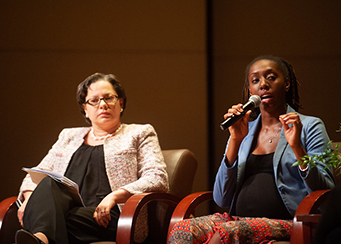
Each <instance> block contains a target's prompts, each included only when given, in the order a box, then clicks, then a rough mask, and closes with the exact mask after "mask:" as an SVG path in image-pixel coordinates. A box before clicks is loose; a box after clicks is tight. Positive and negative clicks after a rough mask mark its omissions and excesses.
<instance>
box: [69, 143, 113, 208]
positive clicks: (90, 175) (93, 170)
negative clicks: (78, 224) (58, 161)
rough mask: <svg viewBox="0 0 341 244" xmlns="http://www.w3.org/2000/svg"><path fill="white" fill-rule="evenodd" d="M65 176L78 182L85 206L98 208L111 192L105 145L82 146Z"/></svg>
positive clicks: (73, 157)
mask: <svg viewBox="0 0 341 244" xmlns="http://www.w3.org/2000/svg"><path fill="white" fill-rule="evenodd" d="M65 176H66V177H68V178H69V179H71V180H73V181H74V182H76V183H77V184H78V186H79V192H80V195H81V197H82V198H83V202H84V205H85V206H87V207H96V206H97V205H98V204H99V203H100V202H101V201H102V199H103V198H104V197H105V196H106V195H108V194H109V193H110V192H111V188H110V184H109V180H108V176H107V173H106V171H105V162H104V151H103V145H99V146H89V145H86V144H84V143H83V144H82V146H81V147H80V148H78V149H77V151H76V152H75V153H74V154H73V156H72V158H71V161H70V163H69V166H68V168H67V170H66V172H65Z"/></svg>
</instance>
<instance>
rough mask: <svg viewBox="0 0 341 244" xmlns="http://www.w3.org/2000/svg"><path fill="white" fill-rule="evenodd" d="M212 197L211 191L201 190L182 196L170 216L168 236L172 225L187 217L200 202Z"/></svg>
mask: <svg viewBox="0 0 341 244" xmlns="http://www.w3.org/2000/svg"><path fill="white" fill-rule="evenodd" d="M212 199H213V192H212V191H203V192H196V193H192V194H190V195H188V196H186V197H184V198H183V199H182V200H181V201H180V202H179V204H178V205H177V206H176V208H175V209H174V212H173V215H172V218H171V220H170V223H169V228H168V236H169V233H170V232H171V230H172V229H173V226H174V225H175V224H176V223H177V222H179V221H180V220H183V219H187V218H189V216H190V215H191V214H192V213H193V212H194V209H195V208H196V207H197V206H198V205H199V204H200V203H202V202H205V201H209V200H212Z"/></svg>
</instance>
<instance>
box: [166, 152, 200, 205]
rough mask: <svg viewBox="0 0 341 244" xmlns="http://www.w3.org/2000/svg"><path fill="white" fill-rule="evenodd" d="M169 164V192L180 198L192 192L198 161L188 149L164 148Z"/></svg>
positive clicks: (167, 163)
mask: <svg viewBox="0 0 341 244" xmlns="http://www.w3.org/2000/svg"><path fill="white" fill-rule="evenodd" d="M162 154H163V157H164V159H165V163H166V165H167V173H168V181H169V193H171V194H173V195H174V196H177V197H179V198H180V199H182V198H184V197H185V196H187V195H188V194H190V193H191V192H192V186H193V180H194V176H195V172H196V170H197V166H198V162H197V160H196V158H195V156H194V154H193V153H192V152H191V151H190V150H188V149H177V150H163V151H162Z"/></svg>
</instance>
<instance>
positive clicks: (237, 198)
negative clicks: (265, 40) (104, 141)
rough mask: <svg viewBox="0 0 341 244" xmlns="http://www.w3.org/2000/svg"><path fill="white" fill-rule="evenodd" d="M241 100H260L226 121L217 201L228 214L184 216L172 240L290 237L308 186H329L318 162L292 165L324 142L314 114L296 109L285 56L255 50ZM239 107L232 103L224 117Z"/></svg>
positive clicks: (293, 78)
mask: <svg viewBox="0 0 341 244" xmlns="http://www.w3.org/2000/svg"><path fill="white" fill-rule="evenodd" d="M243 94H244V99H245V100H246V101H247V100H248V99H249V97H250V96H252V95H258V96H259V97H260V98H261V103H260V105H259V107H258V108H256V109H254V110H253V111H248V112H246V114H245V116H244V117H243V118H242V119H240V120H239V121H237V122H236V123H234V124H233V125H232V126H230V127H229V132H230V137H229V140H228V143H227V146H226V150H225V154H224V157H223V159H222V162H221V165H220V167H219V170H218V172H217V175H216V180H215V184H214V189H213V197H214V201H215V202H216V203H217V204H218V205H219V206H220V207H229V213H223V214H220V213H217V214H214V215H210V216H204V217H200V218H194V219H192V220H184V221H182V222H180V223H178V224H177V225H176V226H175V227H174V228H173V231H172V233H171V236H170V239H169V240H170V243H235V242H236V243H237V242H238V243H267V242H270V241H272V240H289V239H290V234H291V230H292V218H293V216H294V214H295V211H296V209H297V207H298V205H299V203H300V202H301V201H302V199H303V198H304V197H305V196H307V195H308V194H309V193H310V192H312V191H315V190H320V189H328V188H332V187H333V186H334V179H333V174H332V170H331V169H329V168H327V169H323V165H319V166H317V167H312V168H310V167H309V166H307V165H302V164H300V165H299V166H293V164H294V163H295V162H296V161H300V159H301V157H303V156H305V155H317V154H321V153H322V152H323V151H324V150H325V149H326V148H327V144H328V142H329V137H328V135H327V132H326V129H325V126H324V124H323V122H322V120H320V119H319V118H316V117H311V116H305V115H302V114H300V113H298V112H297V111H298V109H299V108H300V104H299V96H298V82H297V80H296V75H295V73H294V70H293V67H292V66H291V65H290V64H289V63H288V62H287V61H286V60H284V59H283V58H280V57H274V56H260V57H258V58H256V59H255V60H253V61H252V62H251V63H250V65H249V66H248V67H247V69H246V79H245V85H244V91H243ZM242 112H243V104H237V105H234V106H232V107H231V108H230V109H229V110H228V112H227V113H226V114H225V115H224V118H225V119H227V118H229V117H231V116H233V115H239V114H240V113H242Z"/></svg>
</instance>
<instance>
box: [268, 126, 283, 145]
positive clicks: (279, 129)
mask: <svg viewBox="0 0 341 244" xmlns="http://www.w3.org/2000/svg"><path fill="white" fill-rule="evenodd" d="M281 130H282V127H278V130H277V132H276V133H275V135H274V136H273V137H271V138H270V139H269V143H272V140H273V139H274V138H275V137H276V136H277V135H278V133H279V132H280V131H281ZM265 133H266V134H268V129H265Z"/></svg>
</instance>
